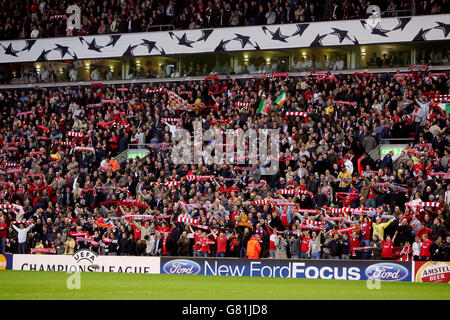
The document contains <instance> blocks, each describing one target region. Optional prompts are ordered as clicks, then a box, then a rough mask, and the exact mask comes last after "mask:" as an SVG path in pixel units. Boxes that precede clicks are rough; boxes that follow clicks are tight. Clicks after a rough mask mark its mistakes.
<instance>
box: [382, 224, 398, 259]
mask: <svg viewBox="0 0 450 320" xmlns="http://www.w3.org/2000/svg"><path fill="white" fill-rule="evenodd" d="M396 236H397V231H395V234H394V238H392V240H391V236H390V235H387V236H386V240H383V241H381V244H382V245H383V251H382V253H381V257H382V258H383V260H392V258H393V255H392V252H393V250H394V241H395V237H396Z"/></svg>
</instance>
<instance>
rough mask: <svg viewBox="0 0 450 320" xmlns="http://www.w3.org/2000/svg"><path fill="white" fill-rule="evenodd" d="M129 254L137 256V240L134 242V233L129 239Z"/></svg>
mask: <svg viewBox="0 0 450 320" xmlns="http://www.w3.org/2000/svg"><path fill="white" fill-rule="evenodd" d="M127 253H128V255H129V256H136V255H137V250H136V240H134V235H133V234H132V233H131V234H130V236H129V237H128V246H127Z"/></svg>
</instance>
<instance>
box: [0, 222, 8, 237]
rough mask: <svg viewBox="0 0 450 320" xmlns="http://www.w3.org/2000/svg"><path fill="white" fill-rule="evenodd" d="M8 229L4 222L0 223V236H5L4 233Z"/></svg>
mask: <svg viewBox="0 0 450 320" xmlns="http://www.w3.org/2000/svg"><path fill="white" fill-rule="evenodd" d="M7 231H8V226H7V225H6V223H3V224H0V238H6V233H7Z"/></svg>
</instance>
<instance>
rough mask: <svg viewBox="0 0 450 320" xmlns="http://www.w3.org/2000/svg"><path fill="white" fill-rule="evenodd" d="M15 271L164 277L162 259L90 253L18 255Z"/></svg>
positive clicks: (82, 251) (14, 265) (85, 251)
mask: <svg viewBox="0 0 450 320" xmlns="http://www.w3.org/2000/svg"><path fill="white" fill-rule="evenodd" d="M12 269H13V270H25V271H64V272H67V271H70V272H77V271H81V272H123V273H148V274H159V273H160V258H159V257H134V256H100V255H96V254H95V253H94V252H92V251H90V250H86V249H83V250H78V251H77V252H75V254H74V255H45V254H42V255H38V254H15V255H14V256H13V267H12Z"/></svg>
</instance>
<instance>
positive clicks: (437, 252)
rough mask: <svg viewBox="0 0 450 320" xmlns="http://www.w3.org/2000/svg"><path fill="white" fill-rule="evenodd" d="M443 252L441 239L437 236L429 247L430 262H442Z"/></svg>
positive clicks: (443, 247)
mask: <svg viewBox="0 0 450 320" xmlns="http://www.w3.org/2000/svg"><path fill="white" fill-rule="evenodd" d="M445 251H446V248H445V246H444V243H443V242H442V237H441V236H439V237H438V238H437V239H436V241H434V242H433V243H432V244H431V246H430V253H431V261H442V260H443V258H444V255H445Z"/></svg>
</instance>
